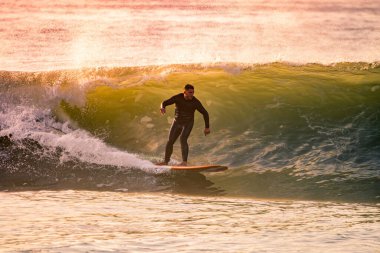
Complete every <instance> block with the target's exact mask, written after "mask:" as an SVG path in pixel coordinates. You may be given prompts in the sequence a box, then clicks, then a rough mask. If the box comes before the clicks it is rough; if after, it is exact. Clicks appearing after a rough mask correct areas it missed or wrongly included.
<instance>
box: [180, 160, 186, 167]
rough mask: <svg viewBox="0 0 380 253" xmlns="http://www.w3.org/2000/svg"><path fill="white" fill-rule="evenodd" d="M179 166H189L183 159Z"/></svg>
mask: <svg viewBox="0 0 380 253" xmlns="http://www.w3.org/2000/svg"><path fill="white" fill-rule="evenodd" d="M179 166H187V162H185V161H183V162H181V163H180V164H179Z"/></svg>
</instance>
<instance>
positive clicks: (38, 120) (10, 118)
mask: <svg viewBox="0 0 380 253" xmlns="http://www.w3.org/2000/svg"><path fill="white" fill-rule="evenodd" d="M0 136H11V138H12V139H13V140H22V139H25V138H29V139H33V140H35V141H37V142H38V143H39V144H40V145H42V146H43V147H45V148H47V149H52V150H55V149H56V148H60V149H62V150H63V151H64V152H62V156H61V157H60V160H61V161H62V162H64V161H67V160H69V159H73V158H76V159H78V160H80V161H82V162H87V163H95V164H101V165H113V166H119V167H123V168H130V167H133V168H141V169H144V170H148V171H149V172H157V170H155V168H156V167H157V166H155V165H154V164H153V163H151V162H150V161H147V160H144V159H141V158H139V157H138V155H136V154H131V153H128V152H127V151H123V150H119V149H117V148H114V147H111V146H109V145H107V144H106V143H104V142H103V141H102V140H100V139H98V138H96V137H94V136H92V135H91V134H90V133H88V132H87V131H85V130H83V129H76V130H75V129H71V128H70V125H69V123H68V122H64V123H61V122H57V121H56V120H55V119H54V118H53V117H52V114H51V110H50V109H40V108H36V107H28V106H15V107H13V108H5V109H4V110H3V111H2V112H0Z"/></svg>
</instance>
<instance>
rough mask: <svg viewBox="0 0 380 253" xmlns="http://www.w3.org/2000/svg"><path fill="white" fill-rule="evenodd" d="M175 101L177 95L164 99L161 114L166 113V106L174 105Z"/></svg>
mask: <svg viewBox="0 0 380 253" xmlns="http://www.w3.org/2000/svg"><path fill="white" fill-rule="evenodd" d="M174 103H175V96H173V97H171V98H169V99H167V100H164V101H163V102H162V103H161V108H160V111H161V114H165V113H166V109H165V107H166V106H168V105H172V104H174Z"/></svg>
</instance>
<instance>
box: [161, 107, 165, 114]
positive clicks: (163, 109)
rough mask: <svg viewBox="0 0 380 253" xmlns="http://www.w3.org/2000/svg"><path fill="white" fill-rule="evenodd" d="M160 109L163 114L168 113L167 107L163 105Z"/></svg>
mask: <svg viewBox="0 0 380 253" xmlns="http://www.w3.org/2000/svg"><path fill="white" fill-rule="evenodd" d="M160 111H161V114H162V115H164V114H165V113H166V110H165V108H163V107H161V108H160Z"/></svg>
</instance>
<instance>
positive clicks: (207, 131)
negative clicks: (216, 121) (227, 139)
mask: <svg viewBox="0 0 380 253" xmlns="http://www.w3.org/2000/svg"><path fill="white" fill-rule="evenodd" d="M203 132H204V133H205V136H206V135H208V134H210V132H211V131H210V128H205V130H204V131H203Z"/></svg>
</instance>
